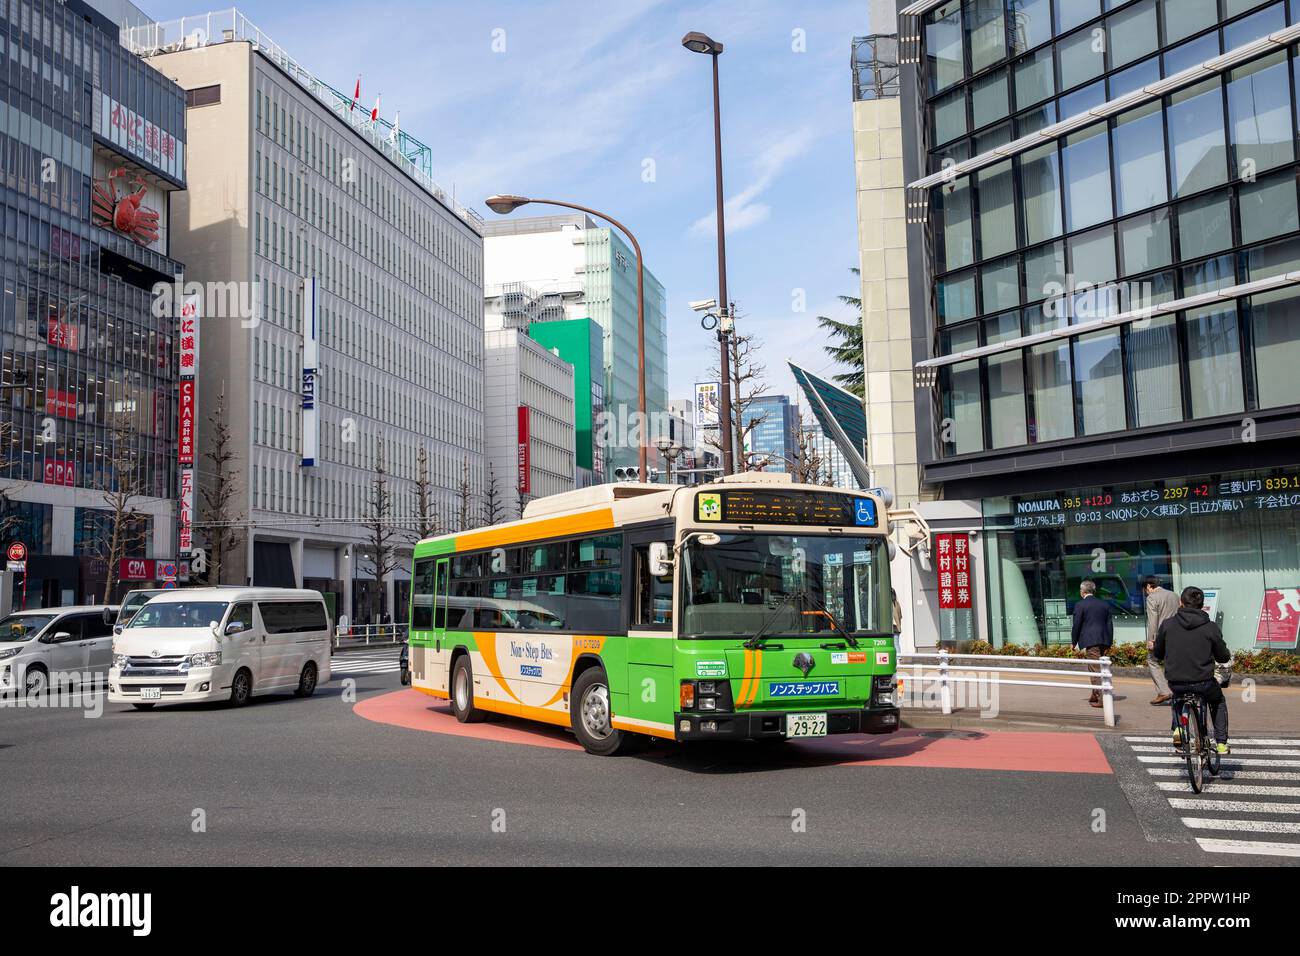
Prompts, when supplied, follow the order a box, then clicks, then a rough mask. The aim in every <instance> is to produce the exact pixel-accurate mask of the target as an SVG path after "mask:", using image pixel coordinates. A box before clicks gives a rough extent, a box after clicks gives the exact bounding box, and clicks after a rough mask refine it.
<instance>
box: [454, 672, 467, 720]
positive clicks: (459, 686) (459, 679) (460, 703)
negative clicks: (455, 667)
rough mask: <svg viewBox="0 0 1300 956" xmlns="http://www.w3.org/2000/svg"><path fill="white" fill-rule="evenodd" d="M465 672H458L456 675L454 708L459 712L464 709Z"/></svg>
mask: <svg viewBox="0 0 1300 956" xmlns="http://www.w3.org/2000/svg"><path fill="white" fill-rule="evenodd" d="M465 697H466V694H465V672H464V671H463V670H462V671H459V672H457V674H456V706H457V707H459V708H460V709H461V710H464V709H465Z"/></svg>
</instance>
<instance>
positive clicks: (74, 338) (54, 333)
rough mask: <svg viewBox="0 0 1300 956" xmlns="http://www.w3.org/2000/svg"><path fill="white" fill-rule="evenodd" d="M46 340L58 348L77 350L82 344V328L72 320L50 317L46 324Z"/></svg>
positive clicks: (68, 350)
mask: <svg viewBox="0 0 1300 956" xmlns="http://www.w3.org/2000/svg"><path fill="white" fill-rule="evenodd" d="M45 341H46V342H48V343H49V344H50V345H52V346H54V347H55V348H56V349H63V350H64V351H67V352H76V351H77V350H78V348H79V347H80V345H81V330H80V328H78V327H77V326H75V325H73V324H72V323H71V322H63V321H61V320H59V319H50V320H49V322H47V323H46V326H45Z"/></svg>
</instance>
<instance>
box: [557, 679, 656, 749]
mask: <svg viewBox="0 0 1300 956" xmlns="http://www.w3.org/2000/svg"><path fill="white" fill-rule="evenodd" d="M571 699H572V701H573V707H572V710H571V711H570V712H569V721H570V723H571V724H572V725H573V735H574V736H575V737H577V738H578V743H580V744H582V747H583V749H584V750H586V751H587V753H589V754H596V755H597V756H599V757H614V756H618V755H619V754H625V753H630V752H631V751H632V750H634V749H636V747H637V745H638V744H639V743H640V740H639V739H638V735H636V734H629V733H627V732H626V731H623V730H615V729H614V727H613V726H612V725H611V724H610V718H611V717H612V716H613V710H612V709H611V707H610V702H609V678H608V677H607V676H606V675H605V668H603V667H592V668H590V669H589V670H585V671H583V672H582V674H581V675H579V677H578V679H577V680H576V681H574V683H573V694H572V697H571Z"/></svg>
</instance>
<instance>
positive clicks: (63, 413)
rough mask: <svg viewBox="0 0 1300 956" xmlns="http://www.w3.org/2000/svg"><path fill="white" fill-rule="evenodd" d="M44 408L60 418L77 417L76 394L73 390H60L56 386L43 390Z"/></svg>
mask: <svg viewBox="0 0 1300 956" xmlns="http://www.w3.org/2000/svg"><path fill="white" fill-rule="evenodd" d="M45 410H46V411H47V412H49V413H50V414H51V415H58V416H59V417H60V418H76V417H77V396H76V394H75V393H73V392H64V391H60V390H59V389H57V388H47V389H46V390H45Z"/></svg>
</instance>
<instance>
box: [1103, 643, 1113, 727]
mask: <svg viewBox="0 0 1300 956" xmlns="http://www.w3.org/2000/svg"><path fill="white" fill-rule="evenodd" d="M1110 677H1111V675H1110V658H1109V657H1103V658H1102V659H1101V714H1102V718H1103V719H1104V720H1105V722H1106V726H1107V727H1114V726H1115V688H1114V686H1113V685H1112V684H1111V680H1110Z"/></svg>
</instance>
